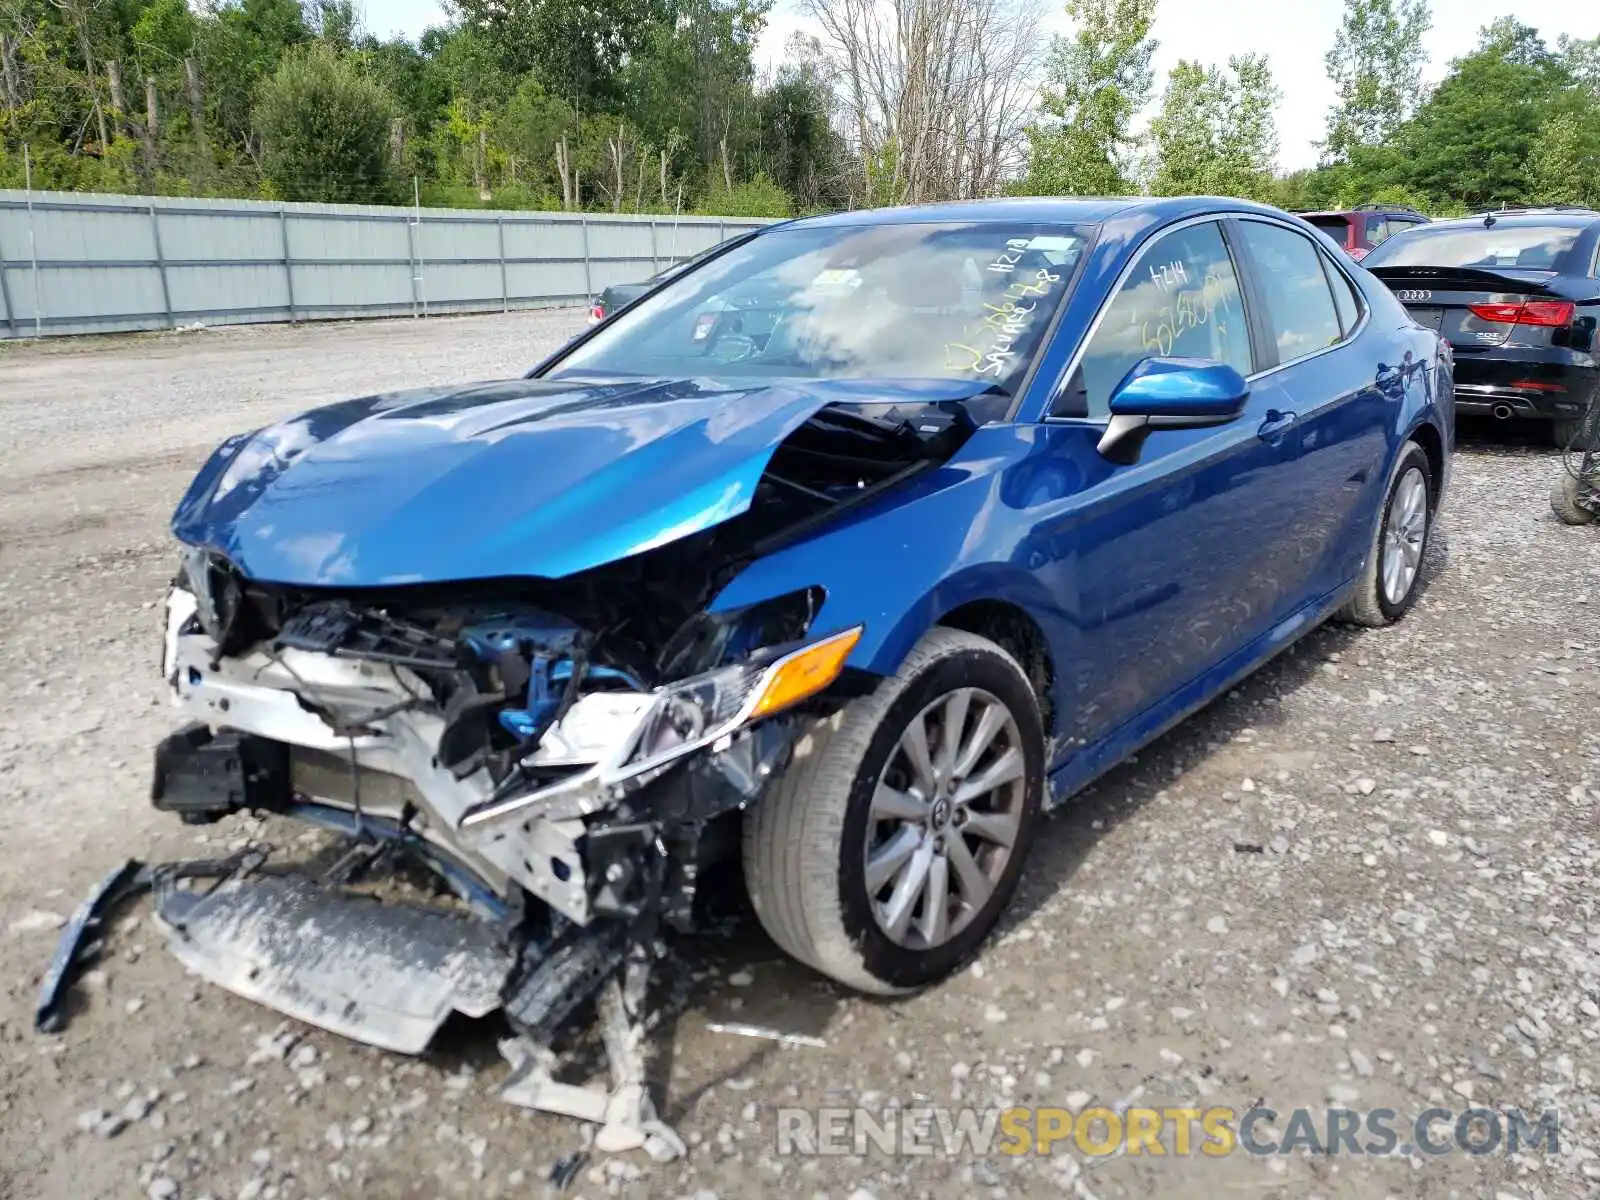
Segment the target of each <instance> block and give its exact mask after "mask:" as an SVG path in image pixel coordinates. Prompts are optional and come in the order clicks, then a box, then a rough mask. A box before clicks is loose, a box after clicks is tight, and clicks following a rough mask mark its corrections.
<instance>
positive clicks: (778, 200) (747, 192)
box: [696, 174, 794, 217]
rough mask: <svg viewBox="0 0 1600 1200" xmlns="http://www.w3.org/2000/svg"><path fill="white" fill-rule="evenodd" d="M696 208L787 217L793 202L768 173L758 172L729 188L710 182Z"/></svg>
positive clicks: (719, 213) (723, 213)
mask: <svg viewBox="0 0 1600 1200" xmlns="http://www.w3.org/2000/svg"><path fill="white" fill-rule="evenodd" d="M696 211H697V212H700V213H703V214H705V215H707V216H717V217H789V216H793V215H794V201H793V200H791V199H790V198H789V193H787V192H785V191H784V190H783V189H782V188H781V187H779V186H778V185H777V183H775V182H774V181H773V180H772V179H771V178H770V177H769V176H767V175H765V174H757V175H756V176H755V177H754V178H753V179H747V180H745V181H744V182H743V183H736V184H734V185H733V189H732V190H731V191H728V190H723V189H718V188H717V187H716V186H714V185H713V186H712V187H711V188H710V189H709V190H708V191H707V194H706V197H705V199H704V200H703V201H702V202H701V205H700V207H699V208H698V209H697V210H696Z"/></svg>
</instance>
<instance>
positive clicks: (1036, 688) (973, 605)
mask: <svg viewBox="0 0 1600 1200" xmlns="http://www.w3.org/2000/svg"><path fill="white" fill-rule="evenodd" d="M934 624H935V625H941V626H945V627H946V628H950V629H960V630H964V631H965V632H967V633H973V634H977V635H978V636H979V637H982V638H987V639H988V640H989V641H991V642H993V643H994V644H995V645H997V646H999V647H1000V648H1001V649H1002V650H1004V651H1005V652H1006V653H1007V654H1009V655H1011V657H1012V658H1014V659H1016V660H1017V663H1018V664H1019V665H1020V666H1021V667H1022V670H1023V673H1024V674H1025V675H1027V677H1028V682H1029V683H1030V684H1031V685H1032V687H1033V693H1034V696H1035V697H1036V698H1037V699H1038V701H1039V717H1040V720H1041V722H1042V723H1043V725H1044V727H1045V730H1046V731H1047V733H1048V734H1055V733H1057V732H1058V730H1057V725H1056V722H1057V711H1058V709H1059V707H1060V705H1059V700H1058V697H1057V694H1056V684H1057V678H1056V662H1055V655H1054V654H1053V653H1052V652H1051V649H1050V641H1049V639H1048V638H1047V637H1046V636H1045V632H1044V629H1043V628H1042V627H1041V626H1040V625H1039V622H1038V621H1037V620H1035V619H1034V617H1033V615H1032V614H1031V613H1029V612H1028V610H1027V609H1025V608H1023V607H1022V606H1021V605H1018V604H1014V603H1012V602H1011V601H1009V600H1000V599H985V600H969V601H967V602H966V603H964V604H962V605H960V606H959V607H957V608H953V609H951V610H950V611H949V612H947V613H945V614H944V615H943V616H941V617H940V618H939V619H938V620H937V621H935V622H934Z"/></svg>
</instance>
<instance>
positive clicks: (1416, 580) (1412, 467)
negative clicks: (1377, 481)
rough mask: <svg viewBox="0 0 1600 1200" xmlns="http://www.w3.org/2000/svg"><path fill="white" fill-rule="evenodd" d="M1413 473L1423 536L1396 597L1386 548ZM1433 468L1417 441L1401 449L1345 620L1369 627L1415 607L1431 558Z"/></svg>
mask: <svg viewBox="0 0 1600 1200" xmlns="http://www.w3.org/2000/svg"><path fill="white" fill-rule="evenodd" d="M1413 472H1420V473H1421V479H1422V505H1423V508H1422V516H1421V531H1420V539H1419V540H1415V541H1414V542H1412V545H1413V546H1414V549H1415V553H1416V561H1415V565H1414V568H1413V570H1412V571H1411V574H1410V579H1409V581H1408V582H1407V583H1406V584H1405V586H1404V589H1403V591H1400V592H1399V593H1398V594H1397V595H1396V596H1391V595H1390V594H1389V588H1388V587H1387V586H1386V584H1385V575H1384V568H1385V565H1386V549H1387V548H1388V547H1389V535H1390V532H1391V525H1392V524H1396V523H1397V522H1399V521H1400V520H1401V519H1402V517H1403V514H1401V513H1399V512H1397V511H1396V498H1397V496H1398V495H1399V493H1400V491H1401V489H1402V488H1406V489H1408V490H1409V489H1410V488H1412V487H1413V486H1414V484H1413V482H1412V481H1413V480H1414V478H1415V477H1414V475H1413ZM1434 515H1435V514H1434V492H1433V469H1432V468H1431V467H1430V466H1429V465H1428V456H1427V455H1426V454H1424V453H1423V450H1422V447H1421V446H1419V445H1417V444H1416V443H1415V442H1407V443H1406V444H1405V446H1403V447H1402V448H1401V450H1400V456H1399V459H1398V460H1397V461H1396V462H1395V466H1394V470H1393V472H1391V473H1390V476H1389V486H1388V487H1387V488H1386V489H1385V490H1384V493H1383V507H1382V508H1381V509H1379V510H1378V526H1377V530H1376V531H1375V532H1374V534H1373V538H1372V546H1371V547H1370V549H1369V550H1368V552H1367V563H1366V566H1365V567H1364V568H1363V569H1362V572H1361V579H1360V582H1359V583H1358V584H1357V585H1356V590H1355V592H1354V593H1353V594H1352V595H1351V597H1350V599H1349V600H1348V601H1347V602H1346V603H1345V606H1344V608H1343V609H1341V610H1340V612H1339V617H1340V619H1341V620H1345V621H1348V622H1350V623H1351V624H1354V625H1362V626H1365V627H1366V628H1368V629H1380V628H1382V627H1383V626H1385V625H1392V624H1394V623H1395V622H1396V621H1398V620H1399V619H1400V618H1401V617H1403V616H1405V615H1406V613H1407V612H1409V611H1410V610H1411V606H1412V605H1413V604H1415V603H1416V601H1417V588H1418V585H1419V584H1420V583H1421V581H1422V564H1423V562H1424V561H1425V560H1426V558H1427V553H1428V541H1429V539H1430V538H1431V537H1432V535H1433V522H1434Z"/></svg>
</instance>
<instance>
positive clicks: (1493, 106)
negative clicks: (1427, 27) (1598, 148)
mask: <svg viewBox="0 0 1600 1200" xmlns="http://www.w3.org/2000/svg"><path fill="white" fill-rule="evenodd" d="M1570 82H1571V81H1570V77H1569V76H1568V74H1567V71H1566V69H1565V67H1564V64H1562V63H1561V62H1560V61H1559V60H1558V59H1557V58H1556V57H1555V56H1553V55H1552V54H1551V53H1550V51H1549V49H1548V47H1546V46H1545V44H1544V42H1543V41H1542V40H1541V39H1540V38H1539V35H1538V33H1537V32H1535V31H1534V30H1533V29H1531V28H1529V27H1528V26H1526V25H1520V24H1518V23H1517V22H1515V21H1513V20H1510V19H1509V18H1506V19H1502V20H1500V21H1496V22H1495V23H1494V24H1492V25H1490V26H1488V27H1487V28H1485V29H1484V30H1483V32H1482V35H1481V38H1480V41H1479V45H1478V48H1477V49H1476V50H1474V51H1473V52H1472V53H1471V54H1468V55H1466V56H1465V57H1464V58H1460V59H1457V60H1456V61H1455V62H1454V63H1453V64H1451V69H1450V72H1449V74H1447V75H1446V76H1445V78H1444V80H1443V81H1442V82H1441V83H1440V84H1439V86H1438V87H1437V88H1435V89H1434V91H1433V94H1432V95H1431V96H1429V97H1428V99H1427V101H1426V103H1424V104H1423V105H1422V107H1421V108H1419V109H1418V110H1417V114H1416V116H1415V117H1413V118H1412V120H1410V121H1409V122H1407V123H1406V125H1405V126H1404V127H1403V128H1402V129H1401V130H1400V132H1399V134H1398V135H1397V136H1396V138H1395V139H1394V142H1395V147H1396V150H1397V151H1398V154H1397V160H1396V164H1397V165H1396V168H1395V171H1394V174H1393V176H1392V177H1391V178H1390V179H1388V180H1387V181H1386V182H1389V183H1394V184H1398V185H1400V186H1404V187H1408V188H1410V189H1411V190H1413V191H1415V192H1418V193H1420V194H1422V195H1425V196H1429V197H1431V198H1433V199H1434V200H1435V201H1438V202H1444V201H1452V200H1453V201H1459V202H1461V203H1463V204H1466V205H1468V206H1470V207H1473V208H1484V207H1492V206H1494V205H1497V204H1501V203H1518V202H1520V201H1523V200H1525V199H1526V198H1527V197H1528V194H1529V192H1530V189H1531V182H1530V179H1529V174H1528V161H1529V156H1530V154H1531V153H1532V151H1533V147H1534V143H1535V142H1536V141H1537V140H1538V139H1539V136H1540V133H1541V131H1542V130H1543V129H1544V127H1545V124H1546V122H1547V121H1548V120H1549V118H1550V117H1551V115H1552V114H1553V112H1554V111H1556V107H1557V104H1558V102H1559V101H1561V100H1562V98H1563V97H1564V95H1565V94H1566V92H1567V89H1568V88H1569V86H1570Z"/></svg>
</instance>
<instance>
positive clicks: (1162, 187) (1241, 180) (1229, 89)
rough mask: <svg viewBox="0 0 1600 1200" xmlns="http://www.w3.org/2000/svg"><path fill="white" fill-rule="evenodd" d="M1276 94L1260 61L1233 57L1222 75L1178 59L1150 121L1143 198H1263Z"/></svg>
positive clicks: (1269, 182) (1273, 151)
mask: <svg viewBox="0 0 1600 1200" xmlns="http://www.w3.org/2000/svg"><path fill="white" fill-rule="evenodd" d="M1277 96H1278V92H1277V87H1276V86H1275V85H1274V84H1273V81H1272V69H1271V67H1270V66H1269V65H1268V63H1267V60H1266V57H1265V56H1264V55H1253V54H1245V55H1235V56H1234V57H1232V58H1230V59H1229V60H1228V66H1227V69H1226V70H1223V69H1221V68H1218V67H1202V66H1201V65H1200V64H1198V63H1194V62H1189V61H1187V60H1180V61H1179V63H1178V65H1177V66H1175V67H1174V68H1173V69H1172V72H1171V74H1170V75H1169V76H1168V78H1167V90H1166V93H1165V95H1164V96H1163V97H1162V101H1161V112H1160V113H1159V115H1157V116H1156V118H1155V119H1154V120H1153V121H1151V123H1150V143H1151V147H1152V153H1153V168H1154V170H1153V173H1152V175H1151V179H1150V193H1151V195H1155V196H1187V195H1211V196H1238V197H1242V198H1245V199H1251V200H1271V198H1272V195H1273V190H1274V180H1273V174H1272V164H1273V160H1274V158H1275V157H1276V156H1277V152H1278V139H1277V131H1276V127H1275V125H1274V123H1273V108H1274V107H1275V105H1276V104H1277Z"/></svg>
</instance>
